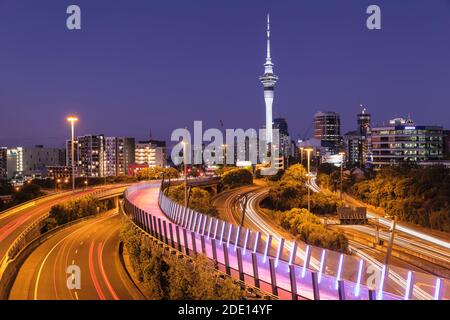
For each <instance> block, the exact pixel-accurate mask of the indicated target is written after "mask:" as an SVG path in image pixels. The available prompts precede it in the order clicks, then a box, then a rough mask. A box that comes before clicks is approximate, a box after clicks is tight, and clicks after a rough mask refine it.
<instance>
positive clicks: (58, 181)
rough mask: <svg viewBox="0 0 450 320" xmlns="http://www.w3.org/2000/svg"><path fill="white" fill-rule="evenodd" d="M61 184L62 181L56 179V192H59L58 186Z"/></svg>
mask: <svg viewBox="0 0 450 320" xmlns="http://www.w3.org/2000/svg"><path fill="white" fill-rule="evenodd" d="M59 183H61V179H55V192H58V184H59Z"/></svg>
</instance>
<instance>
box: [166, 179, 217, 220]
mask: <svg viewBox="0 0 450 320" xmlns="http://www.w3.org/2000/svg"><path fill="white" fill-rule="evenodd" d="M168 190H169V191H168V197H169V198H171V199H172V200H173V201H175V202H177V203H178V204H181V205H184V184H182V185H178V186H174V187H169V189H168ZM188 206H189V208H191V209H192V210H195V211H197V212H200V213H204V214H207V215H209V216H212V217H217V216H218V215H219V212H218V211H217V209H216V207H215V206H214V205H213V204H212V196H211V194H210V193H209V192H208V191H206V190H204V189H202V188H197V187H195V188H192V189H191V196H190V198H189V205H188Z"/></svg>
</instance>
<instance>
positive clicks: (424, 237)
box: [311, 178, 450, 255]
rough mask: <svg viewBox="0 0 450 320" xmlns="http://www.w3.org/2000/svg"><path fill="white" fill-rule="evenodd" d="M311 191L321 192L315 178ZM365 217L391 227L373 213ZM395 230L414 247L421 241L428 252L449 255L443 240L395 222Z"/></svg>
mask: <svg viewBox="0 0 450 320" xmlns="http://www.w3.org/2000/svg"><path fill="white" fill-rule="evenodd" d="M311 190H313V191H314V192H321V191H322V190H321V189H320V187H319V186H318V185H317V183H316V178H313V179H311ZM367 217H368V218H372V219H378V221H379V223H380V224H381V225H383V226H385V227H391V225H392V220H391V219H388V218H385V217H382V216H380V215H378V214H376V213H375V212H371V211H368V212H367ZM396 230H397V231H399V232H402V233H404V234H405V235H408V236H410V237H412V239H414V240H415V244H416V245H418V241H417V240H421V241H423V242H424V243H425V244H426V246H427V248H428V249H429V250H431V251H438V252H446V254H447V255H448V254H449V251H448V250H449V249H450V242H448V241H445V240H444V239H440V238H438V237H435V236H432V235H430V234H427V233H426V232H424V231H419V230H416V228H412V227H408V226H406V225H404V224H403V223H401V222H397V226H396ZM408 241H412V240H411V239H409V240H408ZM422 246H423V243H422ZM442 248H444V249H445V250H444V251H443V250H442Z"/></svg>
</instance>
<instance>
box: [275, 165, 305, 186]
mask: <svg viewBox="0 0 450 320" xmlns="http://www.w3.org/2000/svg"><path fill="white" fill-rule="evenodd" d="M306 180H307V171H306V170H305V168H304V167H303V166H302V165H301V164H294V165H293V166H290V167H289V168H288V169H287V170H286V171H285V172H284V174H283V177H282V178H281V181H291V182H296V183H300V184H305V183H306Z"/></svg>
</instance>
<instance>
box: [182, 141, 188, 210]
mask: <svg viewBox="0 0 450 320" xmlns="http://www.w3.org/2000/svg"><path fill="white" fill-rule="evenodd" d="M182 144H183V165H184V207H185V208H187V201H188V192H187V191H188V190H187V155H186V149H187V143H186V142H185V141H183V142H182Z"/></svg>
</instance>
